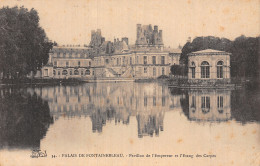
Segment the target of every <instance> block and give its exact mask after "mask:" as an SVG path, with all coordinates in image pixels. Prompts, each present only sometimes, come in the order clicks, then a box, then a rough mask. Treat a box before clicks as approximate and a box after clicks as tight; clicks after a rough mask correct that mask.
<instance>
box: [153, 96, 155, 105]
mask: <svg viewBox="0 0 260 166" xmlns="http://www.w3.org/2000/svg"><path fill="white" fill-rule="evenodd" d="M153 106H156V97H155V96H153Z"/></svg>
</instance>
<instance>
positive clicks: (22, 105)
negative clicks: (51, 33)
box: [0, 88, 53, 149]
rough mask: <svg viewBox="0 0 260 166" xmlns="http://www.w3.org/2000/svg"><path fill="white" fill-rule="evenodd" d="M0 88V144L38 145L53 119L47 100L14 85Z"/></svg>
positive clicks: (33, 146)
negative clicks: (13, 86)
mask: <svg viewBox="0 0 260 166" xmlns="http://www.w3.org/2000/svg"><path fill="white" fill-rule="evenodd" d="M0 92H1V95H0V105H1V107H0V128H1V130H0V148H1V149H2V148H30V149H37V148H39V147H40V140H41V139H42V138H43V137H44V136H45V134H46V132H47V130H48V128H49V125H50V124H51V123H53V119H52V117H51V116H50V110H49V106H48V103H47V102H46V101H43V100H42V99H41V98H40V97H39V96H37V95H36V94H35V93H34V94H33V95H31V94H29V93H26V92H22V91H20V90H19V89H15V88H4V89H0Z"/></svg>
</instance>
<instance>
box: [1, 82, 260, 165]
mask: <svg viewBox="0 0 260 166" xmlns="http://www.w3.org/2000/svg"><path fill="white" fill-rule="evenodd" d="M0 93H1V94H0V95H1V96H0V97H1V98H0V103H1V113H0V119H1V121H0V129H1V130H0V158H2V159H3V158H5V160H3V165H12V164H14V163H15V161H16V160H15V159H17V161H19V159H20V160H21V159H22V160H23V161H24V163H23V164H24V165H28V164H33V165H48V164H51V163H53V162H55V163H57V164H60V165H66V164H68V165H73V163H74V164H75V162H81V163H82V164H83V165H86V164H87V165H172V164H176V165H208V163H210V165H232V164H233V165H241V166H242V165H243V166H244V165H259V162H260V154H259V151H260V146H259V144H260V123H259V122H260V116H259V108H260V93H259V91H257V90H247V89H240V90H228V89H200V90H195V89H194V90H180V89H171V88H168V85H167V84H162V83H134V82H122V83H86V84H81V85H74V86H73V85H71V86H69V85H68V86H62V85H60V86H43V87H37V86H36V87H28V88H17V87H5V88H1V89H0ZM35 149H40V150H42V151H46V154H47V157H44V158H37V159H34V158H31V157H30V155H31V154H32V150H35ZM80 154H84V155H82V157H80ZM91 154H119V155H121V158H117V157H103V158H95V157H93V156H92V157H91ZM147 154H148V155H150V157H146V155H147ZM73 155H74V156H73ZM75 155H76V156H75ZM86 155H89V157H86ZM143 155H144V157H142V156H143ZM161 155H173V157H165V156H161ZM176 155H177V156H178V157H177V156H176ZM14 156H15V157H14ZM122 156H123V157H122ZM210 156H211V157H210ZM43 162H45V163H44V164H43ZM108 163H109V164H108ZM206 163H207V164H206Z"/></svg>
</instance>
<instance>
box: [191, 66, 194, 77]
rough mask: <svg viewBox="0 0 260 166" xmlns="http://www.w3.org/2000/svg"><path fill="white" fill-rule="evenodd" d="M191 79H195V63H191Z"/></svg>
mask: <svg viewBox="0 0 260 166" xmlns="http://www.w3.org/2000/svg"><path fill="white" fill-rule="evenodd" d="M191 78H195V63H194V62H191Z"/></svg>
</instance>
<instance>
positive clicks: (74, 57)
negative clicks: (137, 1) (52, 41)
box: [42, 24, 181, 80]
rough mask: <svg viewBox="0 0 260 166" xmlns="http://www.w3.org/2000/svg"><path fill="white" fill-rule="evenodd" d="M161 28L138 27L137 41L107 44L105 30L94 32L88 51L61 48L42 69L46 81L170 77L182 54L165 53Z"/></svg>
mask: <svg viewBox="0 0 260 166" xmlns="http://www.w3.org/2000/svg"><path fill="white" fill-rule="evenodd" d="M163 47H164V45H163V38H162V30H159V31H158V26H154V29H153V28H152V26H151V25H143V26H141V24H137V39H136V43H135V45H134V46H130V45H129V41H128V38H127V37H123V38H122V39H121V40H119V39H118V38H117V39H114V41H113V42H111V41H106V40H105V37H103V36H102V34H101V30H100V29H98V30H97V31H91V41H90V43H89V46H88V47H79V46H77V47H71V46H69V47H68V46H57V47H53V49H52V51H51V52H50V57H49V62H48V64H47V65H46V66H45V67H43V68H42V77H44V78H80V79H83V80H89V79H108V78H109V79H120V78H122V79H132V80H134V79H149V78H158V77H159V76H161V75H169V73H170V66H171V65H173V64H179V58H180V54H181V51H180V50H178V51H176V50H174V51H172V50H165V51H164V50H163Z"/></svg>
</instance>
